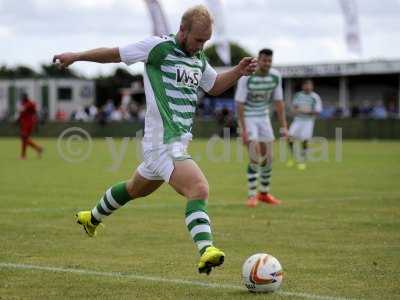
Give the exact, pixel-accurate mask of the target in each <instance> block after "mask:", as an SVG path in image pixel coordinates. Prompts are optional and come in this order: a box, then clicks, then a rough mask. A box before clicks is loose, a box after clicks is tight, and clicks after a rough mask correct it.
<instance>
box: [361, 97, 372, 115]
mask: <svg viewBox="0 0 400 300" xmlns="http://www.w3.org/2000/svg"><path fill="white" fill-rule="evenodd" d="M371 111H372V107H371V104H370V102H369V101H368V100H364V101H363V103H362V105H361V108H360V117H361V118H368V117H369V115H370V113H371Z"/></svg>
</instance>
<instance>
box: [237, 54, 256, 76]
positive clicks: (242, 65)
mask: <svg viewBox="0 0 400 300" xmlns="http://www.w3.org/2000/svg"><path fill="white" fill-rule="evenodd" d="M238 68H239V71H240V74H242V76H247V75H251V74H253V73H254V71H255V70H256V68H257V59H255V58H253V57H245V58H243V59H242V60H241V61H240V62H239V64H238Z"/></svg>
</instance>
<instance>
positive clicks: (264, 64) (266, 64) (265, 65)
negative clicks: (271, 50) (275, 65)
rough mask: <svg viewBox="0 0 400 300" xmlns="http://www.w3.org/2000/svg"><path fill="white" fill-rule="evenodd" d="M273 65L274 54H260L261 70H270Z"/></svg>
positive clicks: (259, 63)
mask: <svg viewBox="0 0 400 300" xmlns="http://www.w3.org/2000/svg"><path fill="white" fill-rule="evenodd" d="M271 66H272V56H270V55H265V54H261V55H259V56H258V68H259V69H260V71H261V72H268V71H269V69H270V68H271Z"/></svg>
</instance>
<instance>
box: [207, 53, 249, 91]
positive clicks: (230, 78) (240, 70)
mask: <svg viewBox="0 0 400 300" xmlns="http://www.w3.org/2000/svg"><path fill="white" fill-rule="evenodd" d="M256 68H257V60H256V59H255V58H252V57H245V58H243V59H242V60H241V61H240V63H239V64H238V65H237V66H235V67H233V68H232V69H230V70H229V71H226V72H224V73H221V74H218V76H217V79H216V80H215V83H214V86H213V87H212V89H211V90H210V91H209V92H208V93H209V94H210V95H213V96H218V95H220V94H222V93H223V92H225V91H226V90H227V89H229V88H230V87H231V86H233V85H234V84H235V82H236V81H237V80H238V79H239V78H240V77H242V76H246V75H250V74H253V73H254V71H255V70H256Z"/></svg>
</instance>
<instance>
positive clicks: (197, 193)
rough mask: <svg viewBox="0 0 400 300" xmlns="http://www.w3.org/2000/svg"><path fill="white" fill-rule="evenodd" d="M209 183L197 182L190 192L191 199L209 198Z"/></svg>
mask: <svg viewBox="0 0 400 300" xmlns="http://www.w3.org/2000/svg"><path fill="white" fill-rule="evenodd" d="M208 192H209V188H208V183H207V182H199V183H196V184H195V185H194V186H193V187H192V188H191V189H190V190H189V192H188V195H187V196H188V198H189V199H208Z"/></svg>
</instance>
